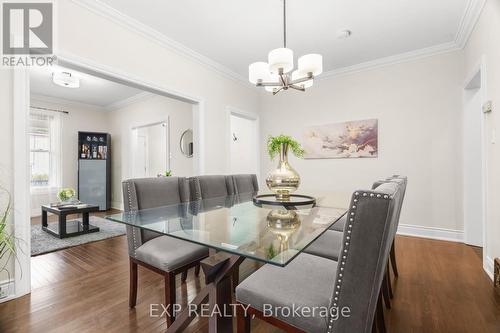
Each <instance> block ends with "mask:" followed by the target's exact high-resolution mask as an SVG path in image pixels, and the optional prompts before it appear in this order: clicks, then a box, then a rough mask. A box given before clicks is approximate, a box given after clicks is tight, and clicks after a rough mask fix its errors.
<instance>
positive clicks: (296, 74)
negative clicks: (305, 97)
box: [292, 70, 313, 88]
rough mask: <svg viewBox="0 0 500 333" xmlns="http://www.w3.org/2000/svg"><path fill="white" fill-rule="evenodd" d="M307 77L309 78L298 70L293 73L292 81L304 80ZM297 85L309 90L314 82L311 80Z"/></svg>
mask: <svg viewBox="0 0 500 333" xmlns="http://www.w3.org/2000/svg"><path fill="white" fill-rule="evenodd" d="M306 76H307V74H303V73H302V72H300V71H298V70H296V71H293V73H292V81H295V80H298V79H301V78H304V77H306ZM296 84H297V85H299V86H303V87H304V88H309V87H312V85H313V80H312V79H311V80H307V81H304V82H300V83H296Z"/></svg>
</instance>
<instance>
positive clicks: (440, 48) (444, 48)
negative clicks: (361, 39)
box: [316, 42, 460, 80]
mask: <svg viewBox="0 0 500 333" xmlns="http://www.w3.org/2000/svg"><path fill="white" fill-rule="evenodd" d="M459 49H460V48H459V47H458V46H457V45H456V43H455V42H449V43H444V44H440V45H435V46H431V47H427V48H423V49H419V50H414V51H410V52H405V53H400V54H396V55H393V56H389V57H385V58H380V59H375V60H371V61H367V62H362V63H360V64H356V65H352V66H348V67H342V68H337V69H334V70H331V71H327V72H324V73H323V74H321V75H320V76H318V77H317V78H316V80H324V79H326V78H330V77H336V76H342V75H347V74H354V73H359V72H364V71H368V70H372V69H377V68H380V67H385V66H391V65H395V64H400V63H404V62H408V61H415V60H418V59H422V58H426V57H431V56H435V55H438V54H443V53H448V52H453V51H458V50H459Z"/></svg>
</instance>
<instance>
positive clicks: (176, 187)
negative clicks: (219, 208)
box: [122, 177, 208, 325]
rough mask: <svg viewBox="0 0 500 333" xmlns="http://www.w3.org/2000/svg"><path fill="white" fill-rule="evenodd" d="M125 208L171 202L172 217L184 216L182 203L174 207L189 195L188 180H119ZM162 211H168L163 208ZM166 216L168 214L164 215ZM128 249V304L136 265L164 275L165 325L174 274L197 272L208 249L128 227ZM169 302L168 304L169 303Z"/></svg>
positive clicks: (133, 301) (133, 298)
mask: <svg viewBox="0 0 500 333" xmlns="http://www.w3.org/2000/svg"><path fill="white" fill-rule="evenodd" d="M122 188H123V204H124V211H125V212H128V213H134V212H137V211H139V210H144V209H150V208H155V207H162V206H169V205H172V207H171V208H169V209H172V210H175V211H173V212H172V216H173V217H176V216H179V215H180V216H183V214H185V213H186V212H179V210H180V209H185V207H184V206H173V205H175V204H179V203H183V202H187V201H188V200H189V197H190V193H189V186H188V181H187V179H186V178H181V177H160V178H139V179H129V180H125V181H123V183H122ZM165 211H168V209H166V210H165ZM165 217H166V218H168V216H165ZM127 240H128V252H129V262H130V294H129V306H130V308H134V307H135V305H136V302H137V278H138V276H137V266H138V265H140V266H143V267H145V268H148V269H150V270H152V271H154V272H156V273H158V274H161V275H163V276H164V280H165V281H164V283H165V306H166V308H167V314H166V315H167V324H168V325H170V324H171V323H172V322H173V321H174V319H175V313H174V312H173V306H172V305H173V304H175V276H176V274H179V273H182V277H181V281H182V282H185V280H186V277H187V270H188V269H189V268H190V267H196V269H195V274H196V275H199V271H200V269H199V267H200V266H199V263H200V260H202V259H204V258H206V257H207V256H208V249H207V248H206V247H204V246H199V245H196V244H193V243H190V242H186V241H183V240H179V239H176V238H173V237H169V236H161V235H160V234H158V233H156V232H153V231H148V230H144V229H139V228H135V227H131V226H127ZM169 305H171V306H169Z"/></svg>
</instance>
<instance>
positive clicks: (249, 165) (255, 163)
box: [229, 109, 260, 175]
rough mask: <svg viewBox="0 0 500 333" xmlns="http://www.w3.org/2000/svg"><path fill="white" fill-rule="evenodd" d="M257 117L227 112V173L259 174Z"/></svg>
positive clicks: (233, 111)
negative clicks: (228, 148)
mask: <svg viewBox="0 0 500 333" xmlns="http://www.w3.org/2000/svg"><path fill="white" fill-rule="evenodd" d="M258 120H259V118H258V116H257V115H255V114H252V113H247V112H243V111H239V110H235V109H230V110H229V142H230V143H229V144H230V150H229V172H230V173H231V174H256V175H258V174H259V164H260V162H259V160H260V159H259V144H258V142H259V123H258Z"/></svg>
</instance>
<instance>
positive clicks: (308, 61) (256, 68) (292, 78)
mask: <svg viewBox="0 0 500 333" xmlns="http://www.w3.org/2000/svg"><path fill="white" fill-rule="evenodd" d="M292 70H293V51H292V50H291V49H288V48H287V47H286V0H283V47H282V48H278V49H274V50H272V51H271V52H269V55H268V62H254V63H253V64H251V65H250V66H249V67H248V79H249V81H250V82H251V83H252V84H255V85H256V86H257V87H264V88H265V89H266V91H269V92H272V93H273V95H276V94H277V93H279V92H280V91H282V90H288V88H292V89H295V90H300V91H305V90H306V88H309V87H311V86H312V85H313V80H314V78H315V77H316V76H318V75H319V74H321V73H322V72H323V57H322V56H321V55H320V54H306V55H304V56H302V57H300V58H299V59H298V69H297V70H295V71H293V72H292Z"/></svg>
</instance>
